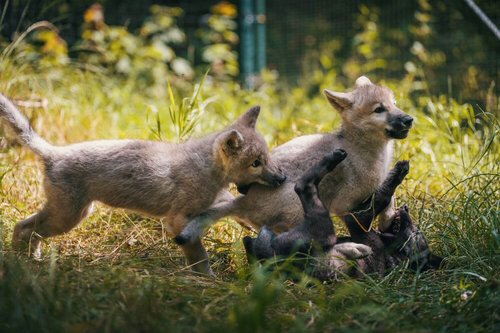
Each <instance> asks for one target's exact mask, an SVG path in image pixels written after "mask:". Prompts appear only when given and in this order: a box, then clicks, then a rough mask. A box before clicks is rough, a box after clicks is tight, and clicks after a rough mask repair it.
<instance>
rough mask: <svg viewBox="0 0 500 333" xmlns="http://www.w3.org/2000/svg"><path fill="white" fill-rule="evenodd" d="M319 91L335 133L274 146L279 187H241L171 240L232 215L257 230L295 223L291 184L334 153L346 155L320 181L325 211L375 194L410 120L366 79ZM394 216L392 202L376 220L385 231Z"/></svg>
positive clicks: (342, 210) (298, 209)
mask: <svg viewBox="0 0 500 333" xmlns="http://www.w3.org/2000/svg"><path fill="white" fill-rule="evenodd" d="M324 93H325V96H326V98H327V99H328V101H329V102H330V104H331V105H332V106H333V107H334V108H335V109H336V110H337V111H338V112H339V113H340V116H341V118H342V125H341V127H340V129H339V130H338V131H337V132H335V133H322V134H314V135H306V136H301V137H298V138H295V139H293V140H291V141H289V142H287V143H285V144H283V145H281V146H278V147H276V148H275V149H274V150H273V151H272V153H271V158H272V160H273V162H275V163H276V164H277V165H279V167H280V168H281V170H283V172H284V173H285V175H286V176H287V181H286V182H285V183H284V184H283V185H282V186H280V187H278V188H275V189H271V188H266V187H264V186H260V185H258V184H256V185H252V186H250V187H249V188H247V189H244V190H247V191H248V192H247V193H246V195H241V196H239V197H237V198H236V199H235V200H234V201H230V202H225V203H221V204H219V205H217V206H214V207H212V208H211V209H209V210H208V211H207V212H205V213H204V214H202V215H201V216H199V217H198V218H196V219H194V220H193V221H191V222H190V223H189V224H188V226H187V227H186V229H185V230H184V231H183V232H182V233H181V234H180V235H178V236H177V237H176V240H177V242H178V243H181V244H182V243H188V242H190V241H191V240H195V239H197V238H198V237H199V235H200V234H201V230H202V229H203V228H204V227H205V226H206V225H208V224H210V223H211V222H212V221H213V220H217V219H219V218H221V217H224V216H235V217H236V218H237V219H238V221H240V222H243V223H245V224H248V225H250V226H253V227H256V228H257V229H259V228H260V227H262V226H264V225H266V226H268V227H270V228H271V229H274V230H275V231H284V230H287V229H289V228H290V227H293V226H294V225H297V224H298V223H300V221H301V220H302V217H303V216H304V211H303V208H302V205H301V203H300V200H299V199H298V197H297V195H296V194H295V192H294V186H295V182H296V181H297V180H298V179H299V178H300V177H301V176H302V174H303V173H304V172H305V171H306V170H308V169H309V168H310V167H312V166H313V165H315V164H317V163H318V162H319V160H320V159H321V158H322V157H323V156H325V155H326V154H328V153H330V152H331V151H332V150H334V149H343V150H345V151H346V152H347V154H348V155H347V157H346V159H345V160H344V161H343V162H342V163H341V164H340V165H338V166H337V167H336V168H335V169H334V170H333V171H332V172H330V173H329V174H327V175H326V176H325V177H324V179H323V180H322V181H321V184H320V193H319V197H320V198H321V200H322V202H323V203H324V204H325V206H326V207H327V208H328V209H329V211H330V212H331V213H333V214H335V215H339V216H343V215H345V214H346V213H347V212H349V211H350V210H351V209H352V208H353V207H355V206H356V205H357V204H358V203H360V202H362V201H363V200H365V199H366V198H367V197H368V196H370V195H371V194H372V193H374V192H375V190H376V189H377V187H378V186H379V185H380V184H381V183H382V181H383V180H384V179H385V176H386V174H387V172H388V166H389V163H390V161H391V158H392V150H393V148H392V140H393V139H403V138H406V136H407V135H408V132H409V130H410V128H411V127H412V122H413V118H412V117H410V116H409V115H407V114H406V113H404V112H403V111H401V110H400V109H398V107H397V106H396V103H395V100H394V95H393V93H392V91H391V90H389V89H387V88H385V87H381V86H377V85H375V84H373V83H372V82H371V81H370V80H369V79H368V78H366V77H365V76H361V77H359V78H358V79H357V80H356V84H355V86H354V89H353V90H352V91H350V92H333V91H330V90H327V89H325V90H324ZM393 214H394V207H393V204H391V206H390V207H389V209H388V210H387V211H386V212H385V213H383V214H382V216H381V221H380V228H381V230H385V229H386V228H387V227H389V221H390V219H391V217H392V215H393Z"/></svg>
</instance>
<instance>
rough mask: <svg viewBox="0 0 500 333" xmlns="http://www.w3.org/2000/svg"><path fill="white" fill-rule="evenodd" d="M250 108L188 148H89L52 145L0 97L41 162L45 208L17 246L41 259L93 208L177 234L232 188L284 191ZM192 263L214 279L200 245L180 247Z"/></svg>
mask: <svg viewBox="0 0 500 333" xmlns="http://www.w3.org/2000/svg"><path fill="white" fill-rule="evenodd" d="M259 112H260V108H259V107H252V108H250V109H249V110H248V111H247V112H245V113H244V114H243V115H242V116H241V117H240V118H239V119H238V120H236V121H235V122H234V123H233V124H231V125H230V126H229V127H227V128H225V129H224V130H222V131H220V132H218V133H213V134H211V135H208V136H206V137H204V138H201V139H193V140H189V141H187V142H185V143H180V144H172V143H165V142H154V141H141V140H103V141H88V142H82V143H76V144H71V145H67V146H54V145H51V144H49V143H48V142H47V141H45V140H44V139H42V138H41V137H40V136H38V135H37V134H36V133H35V132H34V131H33V129H32V128H31V127H30V125H29V123H28V120H27V119H26V118H25V117H24V116H23V115H22V114H21V113H20V112H19V110H18V109H17V108H16V107H15V106H14V105H13V104H12V103H11V102H10V101H9V100H8V99H7V98H6V97H5V96H3V95H1V94H0V118H3V119H4V120H5V121H6V122H7V123H8V124H9V125H10V127H12V129H13V130H14V131H15V132H16V133H17V136H18V138H19V139H20V141H21V142H22V143H23V144H24V145H26V146H27V147H28V148H30V149H31V150H32V151H34V152H35V153H36V154H37V155H38V156H40V157H41V160H42V161H43V165H44V169H45V178H44V188H45V194H46V203H45V205H44V207H43V208H42V209H41V210H40V211H39V212H38V213H36V214H34V215H33V216H31V217H29V218H27V219H25V220H23V221H21V222H19V223H18V224H17V225H16V226H15V228H14V234H13V238H12V245H13V247H19V246H22V245H23V244H28V245H29V246H30V249H31V250H32V253H33V254H34V255H40V250H41V239H42V238H46V237H50V236H55V235H59V234H63V233H66V232H68V231H70V230H71V229H72V228H74V227H75V226H76V225H77V224H78V223H79V222H80V221H81V220H82V219H84V218H85V217H86V216H87V215H88V213H89V211H90V208H91V204H92V202H93V201H100V202H102V203H105V204H107V205H109V206H112V207H119V208H125V209H129V210H133V211H138V212H141V213H145V214H148V215H151V216H155V217H161V218H163V219H164V220H165V221H166V223H167V227H168V228H169V229H170V232H171V233H172V234H173V235H176V234H178V233H179V232H180V231H181V230H182V229H183V228H184V226H185V224H186V223H187V222H188V221H189V220H190V219H191V218H193V217H195V216H197V215H199V214H200V213H202V212H203V211H205V210H206V209H208V208H209V207H210V206H211V205H212V204H213V203H214V202H217V201H220V200H223V198H224V192H222V195H219V198H217V196H218V194H220V192H221V190H223V189H225V188H226V187H227V186H228V184H229V183H231V182H232V183H236V184H237V185H239V186H244V185H248V184H251V183H260V184H263V185H265V186H278V185H280V184H281V183H282V182H283V181H284V180H285V178H286V177H285V176H283V175H282V173H281V172H280V171H279V169H278V168H277V167H276V165H274V164H273V163H271V161H270V158H269V154H268V149H267V145H266V143H265V141H264V139H263V138H262V136H261V135H260V134H259V133H257V131H256V130H255V124H256V121H257V118H258V115H259ZM182 250H183V252H184V254H185V255H186V258H187V263H188V264H189V265H191V267H192V268H193V269H194V270H195V271H197V272H202V273H209V274H210V273H211V271H210V266H209V264H208V259H207V253H206V251H205V249H204V247H203V245H202V244H201V240H200V239H199V238H198V239H195V240H194V241H193V242H191V243H189V244H185V245H183V246H182Z"/></svg>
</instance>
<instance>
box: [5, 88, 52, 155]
mask: <svg viewBox="0 0 500 333" xmlns="http://www.w3.org/2000/svg"><path fill="white" fill-rule="evenodd" d="M0 118H2V119H4V120H5V121H6V122H7V123H8V124H9V125H10V127H11V128H12V129H13V130H14V132H15V133H16V134H17V136H18V138H19V140H20V141H21V143H22V144H24V145H26V146H27V147H28V148H30V149H31V150H33V151H34V152H35V153H36V154H38V155H40V156H42V157H43V156H46V155H48V154H49V153H50V152H51V151H52V150H53V146H52V145H51V144H50V143H48V142H47V141H45V140H44V139H42V138H41V137H40V136H39V135H38V134H36V133H35V131H33V129H32V128H31V126H30V124H29V122H28V119H26V117H25V116H24V115H23V114H22V113H21V112H20V111H19V110H18V109H17V108H16V107H15V106H14V104H12V102H11V101H10V100H9V99H8V98H7V97H5V96H4V95H2V94H0Z"/></svg>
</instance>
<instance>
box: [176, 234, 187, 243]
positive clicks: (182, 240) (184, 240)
mask: <svg viewBox="0 0 500 333" xmlns="http://www.w3.org/2000/svg"><path fill="white" fill-rule="evenodd" d="M188 241H189V239H188V238H187V237H185V236H183V235H177V236H175V237H174V242H175V244H177V245H184V244H186V243H187V242H188Z"/></svg>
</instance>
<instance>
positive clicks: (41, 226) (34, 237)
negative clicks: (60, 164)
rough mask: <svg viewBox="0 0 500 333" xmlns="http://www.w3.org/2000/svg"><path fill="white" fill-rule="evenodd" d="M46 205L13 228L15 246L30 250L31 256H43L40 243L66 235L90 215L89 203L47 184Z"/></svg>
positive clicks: (13, 243)
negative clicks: (43, 240)
mask: <svg viewBox="0 0 500 333" xmlns="http://www.w3.org/2000/svg"><path fill="white" fill-rule="evenodd" d="M46 193H47V203H46V204H45V206H44V208H43V209H42V210H41V211H40V212H38V213H37V214H35V215H33V216H31V217H29V218H27V219H25V220H23V221H21V222H19V223H17V224H16V226H15V227H14V234H13V236H12V246H13V247H14V248H17V249H22V248H23V246H26V245H27V246H28V247H29V249H30V254H33V255H34V256H35V257H40V256H41V240H42V239H43V238H47V237H51V236H56V235H60V234H63V233H66V232H68V231H70V230H71V229H73V228H74V227H75V226H76V225H77V224H78V223H79V222H80V221H81V220H82V219H83V218H85V217H86V216H87V215H88V213H89V210H90V209H89V208H90V202H88V201H86V200H84V199H82V197H75V196H74V195H73V196H72V195H71V194H70V193H68V192H66V191H62V190H61V189H59V188H56V187H53V186H51V185H48V184H46Z"/></svg>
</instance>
